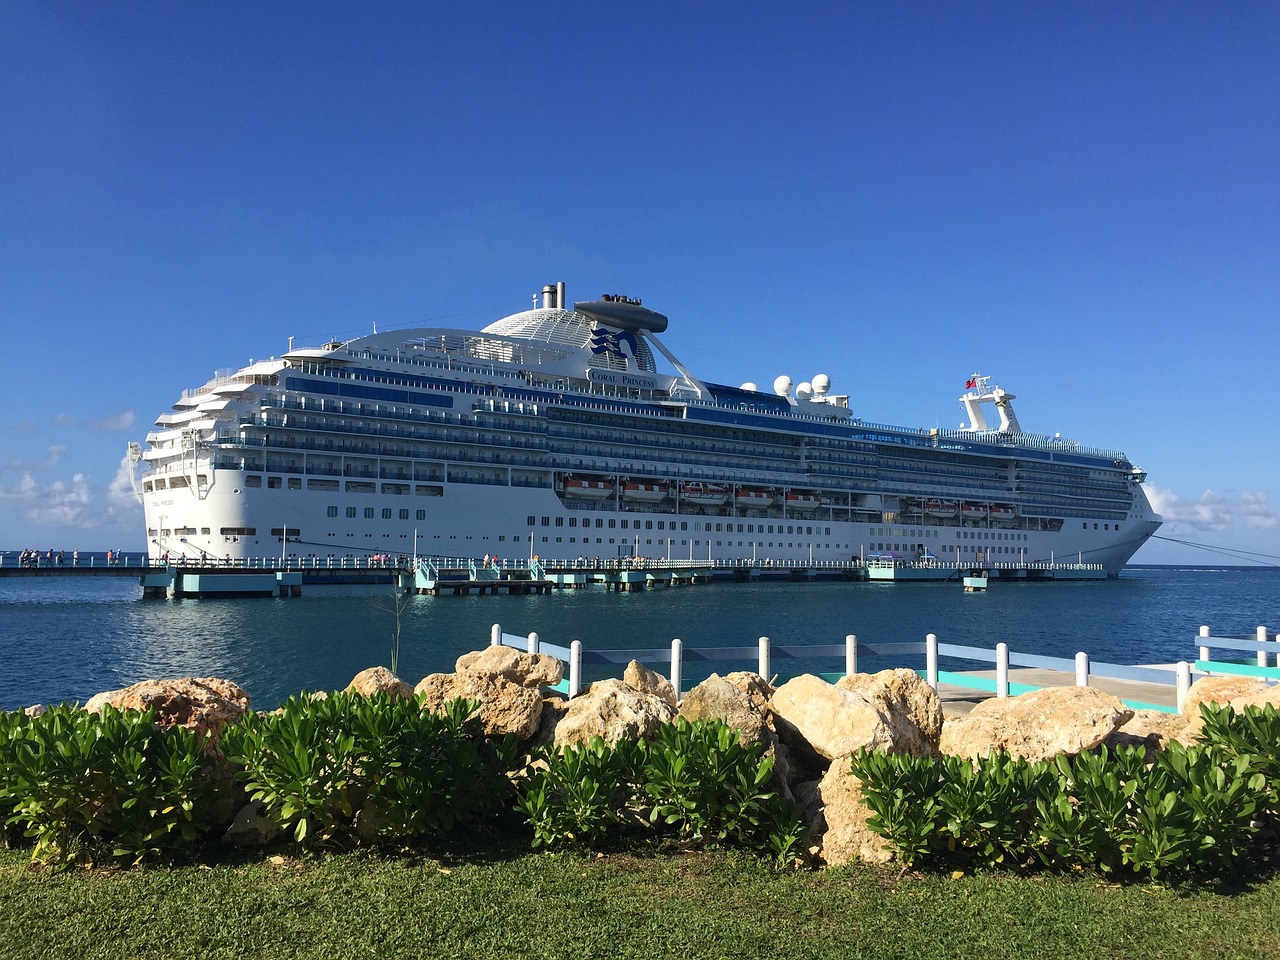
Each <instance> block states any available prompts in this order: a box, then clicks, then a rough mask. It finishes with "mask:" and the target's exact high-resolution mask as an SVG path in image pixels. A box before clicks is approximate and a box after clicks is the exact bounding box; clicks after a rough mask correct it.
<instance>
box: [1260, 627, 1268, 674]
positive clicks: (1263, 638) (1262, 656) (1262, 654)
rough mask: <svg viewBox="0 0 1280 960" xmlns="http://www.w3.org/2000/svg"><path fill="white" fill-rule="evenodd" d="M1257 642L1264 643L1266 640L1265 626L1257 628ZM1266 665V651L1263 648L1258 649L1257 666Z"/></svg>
mask: <svg viewBox="0 0 1280 960" xmlns="http://www.w3.org/2000/svg"><path fill="white" fill-rule="evenodd" d="M1258 642H1259V643H1266V642H1267V628H1266V627H1259V628H1258ZM1266 665H1267V651H1266V650H1265V649H1262V650H1259V651H1258V666H1260V667H1265V666H1266Z"/></svg>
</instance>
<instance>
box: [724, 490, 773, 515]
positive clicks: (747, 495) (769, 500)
mask: <svg viewBox="0 0 1280 960" xmlns="http://www.w3.org/2000/svg"><path fill="white" fill-rule="evenodd" d="M733 499H734V502H735V503H736V504H737V505H738V506H740V507H742V508H743V509H744V510H764V509H766V508H768V507H771V506H773V494H772V493H770V492H769V491H768V490H752V489H751V488H750V487H740V488H739V489H738V492H737V493H735V494H734V495H733Z"/></svg>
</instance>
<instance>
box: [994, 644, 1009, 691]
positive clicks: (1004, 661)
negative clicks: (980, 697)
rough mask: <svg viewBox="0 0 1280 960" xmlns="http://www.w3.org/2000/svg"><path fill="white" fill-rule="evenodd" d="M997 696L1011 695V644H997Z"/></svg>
mask: <svg viewBox="0 0 1280 960" xmlns="http://www.w3.org/2000/svg"><path fill="white" fill-rule="evenodd" d="M996 696H997V697H1000V698H1002V699H1003V698H1004V697H1007V696H1009V645H1008V644H1007V643H997V644H996Z"/></svg>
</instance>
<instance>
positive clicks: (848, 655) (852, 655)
mask: <svg viewBox="0 0 1280 960" xmlns="http://www.w3.org/2000/svg"><path fill="white" fill-rule="evenodd" d="M857 672H858V638H857V637H856V636H854V635H853V634H852V633H850V634H847V635H846V636H845V638H844V675H845V676H846V677H852V676H853V675H854V674H855V673H857Z"/></svg>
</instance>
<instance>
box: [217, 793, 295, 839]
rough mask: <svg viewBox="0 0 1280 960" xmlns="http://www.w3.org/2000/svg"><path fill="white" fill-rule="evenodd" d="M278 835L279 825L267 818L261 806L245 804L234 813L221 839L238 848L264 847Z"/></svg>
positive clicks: (258, 804) (279, 831)
mask: <svg viewBox="0 0 1280 960" xmlns="http://www.w3.org/2000/svg"><path fill="white" fill-rule="evenodd" d="M280 833H281V828H280V824H278V823H276V821H274V820H272V819H271V818H270V817H268V816H267V814H266V811H265V810H264V808H263V806H262V804H260V803H246V804H245V805H244V806H243V807H241V808H240V810H239V811H238V812H237V813H236V815H235V818H234V819H233V820H232V821H231V826H229V827H227V832H226V833H225V834H223V835H222V839H223V840H224V841H225V842H227V843H230V844H234V845H235V846H238V847H265V846H266V845H267V844H269V843H270V842H271V841H272V840H274V839H275V838H276V837H278V836H280Z"/></svg>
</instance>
